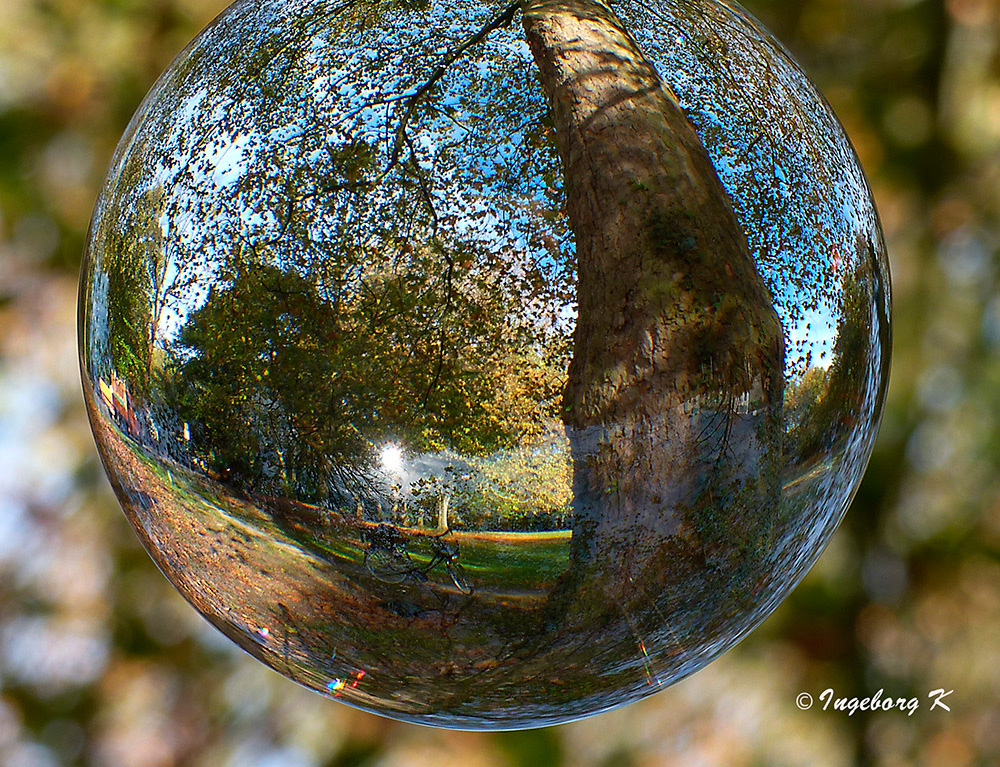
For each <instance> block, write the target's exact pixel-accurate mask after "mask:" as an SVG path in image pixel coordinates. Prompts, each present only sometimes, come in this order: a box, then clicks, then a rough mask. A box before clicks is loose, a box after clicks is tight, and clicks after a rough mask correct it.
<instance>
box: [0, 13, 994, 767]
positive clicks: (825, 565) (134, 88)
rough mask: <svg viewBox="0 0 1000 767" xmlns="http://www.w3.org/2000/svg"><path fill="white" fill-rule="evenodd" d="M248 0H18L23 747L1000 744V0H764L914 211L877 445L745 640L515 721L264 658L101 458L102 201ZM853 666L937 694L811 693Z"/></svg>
mask: <svg viewBox="0 0 1000 767" xmlns="http://www.w3.org/2000/svg"><path fill="white" fill-rule="evenodd" d="M224 5H225V0H0V767H14V766H15V765H16V766H17V767H49V766H50V765H92V766H94V767H118V766H119V765H122V766H124V767H161V766H164V767H165V766H167V765H192V766H195V765H198V766H200V765H205V766H206V767H207V766H209V765H210V766H212V767H216V766H223V767H224V766H227V765H232V766H233V767H313V766H315V767H335V766H337V767H339V766H343V767H362V766H367V765H387V766H388V765H400V766H403V767H418V766H419V765H425V764H426V765H434V766H435V767H437V766H438V765H443V764H461V765H464V766H467V767H479V766H480V765H481V766H483V767H488V766H492V765H497V766H500V767H522V766H523V767H527V766H529V765H542V766H544V767H549V766H551V767H558V766H559V765H570V766H573V767H575V766H576V765H595V766H600V767H604V766H607V767H618V766H619V765H621V766H623V767H626V766H629V765H635V766H636V767H640V766H642V767H645V766H646V765H674V764H676V765H714V764H724V765H730V766H733V767H739V766H740V765H831V766H834V765H851V764H858V765H885V766H886V767H895V766H896V765H947V766H948V767H962V766H963V765H994V764H998V763H1000V481H998V466H1000V290H998V289H997V285H998V279H1000V274H998V266H1000V258H998V247H1000V2H998V0H947V2H942V0H755V1H754V2H753V3H751V4H750V5H749V7H750V9H751V10H752V11H753V12H754V13H756V14H757V15H759V16H760V17H761V18H762V19H763V20H764V22H765V23H766V24H767V25H768V26H769V27H770V28H771V29H772V30H773V31H774V32H775V33H776V34H777V35H778V37H779V38H780V39H782V40H783V41H784V42H785V43H786V44H787V45H788V46H789V48H790V49H791V50H792V51H793V53H794V54H795V55H796V57H797V58H798V59H799V61H800V62H801V63H802V64H803V66H804V67H805V69H806V70H807V71H808V72H809V73H810V74H811V75H812V77H813V78H814V80H815V81H816V83H817V84H818V85H819V87H820V89H821V90H822V91H823V93H824V94H826V96H827V98H828V99H829V100H830V102H831V103H832V104H833V106H834V109H835V110H836V112H837V113H838V114H839V115H840V117H841V119H842V120H843V122H844V124H845V126H846V128H847V131H848V133H849V134H850V136H851V138H852V140H853V141H854V143H855V146H856V148H857V150H858V153H859V155H860V157H861V160H862V163H863V165H864V167H865V169H866V170H867V172H868V174H869V178H870V180H871V183H872V185H873V188H874V191H875V197H876V199H877V201H878V204H879V208H880V211H881V214H882V217H883V222H884V224H885V230H886V237H887V240H888V244H889V252H890V256H891V261H892V269H893V277H894V297H895V352H894V365H893V378H892V386H891V388H890V393H889V402H888V406H887V410H886V415H885V419H884V422H883V426H882V431H881V435H880V438H879V442H878V444H877V446H876V450H875V454H874V456H873V458H872V461H871V464H870V466H869V470H868V474H867V476H866V477H865V480H864V484H863V485H862V488H861V491H860V492H859V494H858V497H857V499H856V501H855V502H854V505H853V506H852V508H851V510H850V511H849V513H848V516H847V518H846V519H845V521H844V523H843V525H842V526H841V528H840V530H839V531H838V533H837V534H836V536H835V537H834V539H833V541H832V543H831V544H830V546H829V548H828V549H827V551H826V553H825V554H824V555H823V557H822V559H821V560H820V561H819V563H818V564H817V565H816V567H815V568H814V569H813V570H812V572H811V573H810V574H809V576H808V577H807V578H806V580H805V581H804V582H803V583H802V585H801V586H800V587H799V588H798V589H797V590H796V591H795V592H794V594H793V595H792V596H791V598H789V599H788V600H787V601H786V602H785V604H783V605H782V607H781V608H779V610H778V611H777V612H776V613H775V614H774V615H773V616H772V617H771V618H770V619H769V620H768V621H767V622H766V623H765V624H764V626H763V627H761V628H760V629H759V630H758V631H756V632H755V633H754V634H753V635H752V636H751V637H750V638H749V639H747V640H746V641H744V642H743V643H742V644H741V645H740V646H739V647H738V648H736V649H735V650H734V651H732V652H730V653H729V654H728V655H726V656H725V657H723V658H722V659H721V660H719V661H717V662H716V663H714V664H712V665H710V666H709V667H708V668H707V669H705V670H703V671H701V672H699V673H698V674H696V675H695V676H694V677H692V678H690V679H688V680H687V681H685V682H682V683H681V684H679V685H677V686H675V687H673V688H671V689H669V690H667V691H666V692H663V693H661V694H659V695H656V696H654V697H652V698H650V699H647V700H646V701H644V702H642V703H640V704H637V705H634V706H631V707H628V708H625V709H621V710H619V711H616V712H612V713H610V714H605V715H602V716H600V717H598V718H595V719H590V720H586V721H583V722H578V723H576V724H572V725H564V726H561V727H557V728H550V729H546V730H537V731H531V732H521V733H501V734H486V733H451V732H440V731H434V730H430V729H426V728H421V727H416V726H410V725H403V724H398V723H394V722H390V721H387V720H383V719H380V718H377V717H374V716H370V715H367V714H363V713H360V712H357V711H354V710H352V709H349V708H347V707H346V706H343V705H341V704H338V703H335V702H331V701H327V700H324V699H322V698H320V697H318V696H315V695H313V694H311V693H308V692H306V691H304V690H301V689H299V688H297V687H296V686H295V685H293V684H292V683H290V682H287V681H285V680H284V679H282V678H280V677H279V676H278V675H277V674H275V673H273V672H271V671H270V670H268V669H266V668H265V667H263V666H261V665H260V664H258V663H257V662H256V661H253V660H251V659H249V658H248V657H246V656H244V655H242V653H241V652H240V651H238V650H237V649H236V648H235V647H234V646H231V645H230V644H229V643H228V641H227V640H225V639H223V638H222V637H221V636H220V635H217V634H216V633H215V631H214V630H213V629H211V628H210V627H209V626H208V624H207V623H205V622H204V621H203V620H202V619H201V618H199V617H198V616H197V615H196V614H195V613H194V611H193V610H192V609H191V608H189V607H188V606H187V605H186V603H184V601H183V600H182V599H181V597H180V596H179V595H178V594H177V593H175V592H174V591H173V589H172V588H171V587H170V586H169V585H168V584H167V583H166V581H165V580H164V578H163V577H162V576H161V575H160V574H159V572H157V570H156V569H155V567H154V565H153V564H152V562H151V561H150V560H149V559H148V557H147V556H146V555H145V553H144V552H143V551H142V550H141V549H140V547H139V545H138V543H137V541H136V539H135V537H134V535H133V534H132V532H131V529H130V528H129V527H128V525H127V523H126V521H125V519H124V516H123V515H122V514H121V512H120V511H119V509H118V507H117V504H116V503H115V501H114V499H113V497H112V494H111V492H110V489H109V487H108V483H107V481H106V480H105V478H104V476H103V473H102V470H101V468H100V465H99V463H98V459H97V455H96V452H95V450H94V447H93V444H92V441H91V438H90V433H89V428H88V427H87V424H86V419H85V416H84V412H83V407H82V401H81V397H80V392H79V382H78V373H77V361H76V331H75V303H76V282H77V271H78V268H79V258H80V253H81V251H82V247H83V241H84V237H85V235H86V229H87V223H88V220H89V217H90V212H91V208H92V206H93V203H94V199H95V197H96V195H97V191H98V189H99V186H100V183H101V180H102V177H103V174H104V171H105V169H106V167H107V165H108V162H109V160H110V156H111V153H112V151H113V149H114V146H115V144H116V142H117V140H118V138H119V136H120V135H121V132H122V131H123V129H124V127H125V124H126V122H127V121H128V119H129V117H130V116H131V114H132V112H133V111H134V109H135V108H136V107H137V105H138V103H139V101H140V99H141V98H142V96H143V95H144V94H145V92H146V90H147V89H148V88H149V87H150V85H151V84H152V82H153V80H154V79H155V78H156V76H157V75H158V74H159V73H160V72H161V71H162V70H163V69H164V68H165V67H166V66H167V64H169V62H170V61H171V59H172V58H173V56H174V55H175V54H176V53H177V52H178V51H179V50H180V49H181V47H182V46H183V45H184V44H185V43H186V42H187V41H188V40H189V39H190V38H191V37H192V36H193V35H194V34H195V33H196V32H197V31H198V30H199V29H200V28H201V27H202V26H203V25H204V24H206V23H207V22H208V21H209V20H210V19H211V18H212V17H213V16H214V15H215V14H216V13H217V12H218V11H220V10H221V9H222V7H223V6H224ZM826 688H833V689H834V690H835V691H836V694H837V696H838V697H839V696H846V697H851V696H865V695H871V694H873V693H874V692H876V691H877V690H879V689H880V688H882V689H884V690H885V693H886V694H887V695H889V696H892V697H897V696H905V697H910V696H916V697H918V698H919V699H920V708H919V709H918V710H917V711H916V712H915V713H914V714H913V715H912V716H907V715H906V714H905V713H901V712H899V711H897V710H893V711H888V712H879V713H877V714H872V713H869V712H858V713H856V714H854V715H853V716H848V715H847V714H846V713H845V712H835V711H832V710H827V711H823V710H822V707H821V704H820V703H818V702H817V704H816V705H814V706H813V708H812V709H810V710H808V711H801V710H799V708H797V707H796V695H797V694H798V693H799V692H803V691H805V692H809V693H811V694H812V695H813V696H814V697H815V698H818V697H819V694H820V693H821V692H822V691H823V690H824V689H826ZM936 688H945V689H947V690H950V689H954V693H953V694H952V695H951V696H949V697H948V698H947V699H946V702H947V703H948V704H949V705H950V707H951V711H950V712H946V711H942V710H940V709H938V710H935V711H930V710H929V708H930V701H929V700H928V698H927V694H928V692H929V691H931V690H934V689H936Z"/></svg>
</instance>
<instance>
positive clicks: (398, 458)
mask: <svg viewBox="0 0 1000 767" xmlns="http://www.w3.org/2000/svg"><path fill="white" fill-rule="evenodd" d="M379 460H380V461H381V462H382V468H383V469H385V470H386V471H388V472H390V473H392V474H401V473H402V471H403V448H401V447H400V446H399V445H391V444H390V445H385V446H384V447H383V448H382V452H381V453H380V454H379Z"/></svg>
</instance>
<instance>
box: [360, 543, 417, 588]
mask: <svg viewBox="0 0 1000 767" xmlns="http://www.w3.org/2000/svg"><path fill="white" fill-rule="evenodd" d="M365 567H367V568H368V572H370V573H371V574H372V575H374V576H375V577H376V578H378V579H379V580H380V581H384V582H385V583H400V582H401V581H403V580H405V579H406V577H407V576H408V575H409V574H410V573H412V572H413V562H412V561H410V555H409V554H408V553H406V552H405V551H398V550H396V549H383V548H376V549H368V550H367V551H366V552H365Z"/></svg>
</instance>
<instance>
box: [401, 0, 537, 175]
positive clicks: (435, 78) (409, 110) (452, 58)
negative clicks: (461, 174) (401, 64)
mask: <svg viewBox="0 0 1000 767" xmlns="http://www.w3.org/2000/svg"><path fill="white" fill-rule="evenodd" d="M520 7H521V3H520V0H518V2H515V3H511V4H510V5H509V6H507V7H506V8H505V9H504V11H503V12H502V13H501V14H500V15H498V16H496V17H494V18H493V19H491V20H490V21H489V22H487V24H486V25H485V26H484V27H483V28H482V29H480V30H479V31H478V32H476V33H475V34H474V35H472V36H471V37H469V38H468V39H467V40H466V41H465V42H464V43H462V44H461V45H459V46H458V47H457V48H455V49H453V50H452V51H450V52H449V53H448V55H446V56H445V57H444V60H443V61H442V62H441V63H440V64H438V66H437V68H436V69H435V70H434V71H433V72H432V73H431V76H430V77H429V78H427V81H426V82H425V83H424V84H423V85H421V86H420V87H419V88H418V89H417V90H416V92H414V94H413V95H412V96H410V98H409V100H408V102H407V105H406V111H405V112H404V113H403V116H402V118H401V119H400V121H399V125H398V126H396V136H395V139H394V140H393V143H392V153H391V154H390V155H389V162H388V164H387V165H386V168H385V171H383V173H382V178H385V177H386V176H387V175H388V174H389V172H390V171H391V170H392V169H393V168H394V167H395V165H396V163H398V162H399V155H400V153H401V152H402V151H403V145H404V144H405V143H406V126H407V125H408V124H409V122H410V120H411V119H412V118H413V115H414V113H415V112H416V109H417V104H418V103H419V101H420V99H422V98H423V97H424V96H426V95H427V93H429V92H430V90H431V89H432V88H433V87H434V86H435V85H437V83H438V82H439V81H440V80H441V78H442V77H444V76H445V74H446V73H447V72H448V67H450V66H451V65H452V64H454V63H455V62H456V61H458V59H459V58H461V57H462V56H463V55H464V54H465V52H466V51H468V50H469V49H470V48H472V47H473V46H475V45H477V44H478V43H481V42H482V41H483V40H485V39H486V37H487V36H488V35H489V34H490V33H491V32H494V31H495V30H497V29H500V28H501V27H507V26H510V24H511V22H512V21H514V15H515V14H516V13H517V11H518V10H519V9H520Z"/></svg>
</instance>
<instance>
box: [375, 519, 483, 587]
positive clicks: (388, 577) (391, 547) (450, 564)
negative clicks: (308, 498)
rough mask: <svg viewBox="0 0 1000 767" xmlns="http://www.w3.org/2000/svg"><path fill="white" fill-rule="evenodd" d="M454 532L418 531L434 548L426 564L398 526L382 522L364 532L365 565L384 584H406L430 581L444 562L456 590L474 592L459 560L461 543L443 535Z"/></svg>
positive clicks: (431, 548) (431, 547)
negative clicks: (434, 532)
mask: <svg viewBox="0 0 1000 767" xmlns="http://www.w3.org/2000/svg"><path fill="white" fill-rule="evenodd" d="M450 532H451V531H450V530H445V531H444V532H443V533H439V534H438V535H426V534H422V533H418V536H419V537H420V538H422V539H425V540H427V541H428V543H429V545H430V550H431V557H430V559H429V560H428V561H427V562H426V563H425V564H420V563H419V562H416V561H414V559H413V556H412V554H411V552H410V550H409V548H408V547H407V544H406V539H405V538H404V537H403V536H402V535H401V534H400V533H399V531H398V530H397V529H396V528H395V527H393V526H391V525H387V524H384V523H383V524H379V525H377V526H376V527H374V528H372V529H369V530H366V531H365V532H364V533H363V535H362V538H363V540H364V542H365V543H366V544H367V548H366V549H365V558H364V563H365V568H366V569H367V570H368V572H369V573H371V574H372V575H373V576H375V577H376V578H378V579H379V580H380V581H383V582H384V583H402V582H403V581H407V580H412V581H417V582H418V583H426V582H427V581H428V580H430V579H429V578H428V575H427V574H428V573H429V572H430V571H431V570H433V569H434V568H435V567H437V566H439V565H441V566H443V567H444V569H445V572H447V573H448V577H449V578H451V582H452V583H453V584H454V585H455V588H456V589H458V590H459V591H460V592H461V593H463V594H471V593H472V592H473V590H474V589H473V587H472V584H471V583H470V582H469V579H468V577H467V576H466V574H465V568H464V567H462V565H461V563H460V562H459V561H458V556H459V550H458V544H455V543H450V542H447V541H443V540H441V537H442V536H444V535H447V534H448V533H450Z"/></svg>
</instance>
